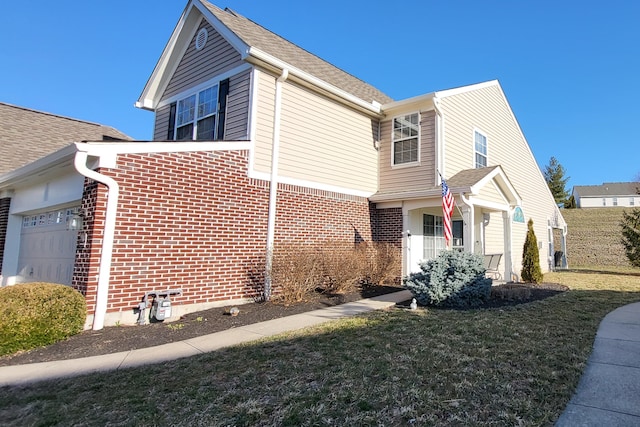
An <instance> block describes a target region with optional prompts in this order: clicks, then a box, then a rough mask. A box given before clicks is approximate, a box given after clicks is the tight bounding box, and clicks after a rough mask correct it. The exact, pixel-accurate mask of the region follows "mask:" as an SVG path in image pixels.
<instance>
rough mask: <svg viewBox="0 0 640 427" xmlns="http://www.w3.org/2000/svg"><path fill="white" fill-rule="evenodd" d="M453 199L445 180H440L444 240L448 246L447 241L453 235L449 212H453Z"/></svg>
mask: <svg viewBox="0 0 640 427" xmlns="http://www.w3.org/2000/svg"><path fill="white" fill-rule="evenodd" d="M454 203H455V201H454V200H453V196H452V195H451V191H449V186H448V185H447V182H446V181H445V180H444V179H443V180H442V213H443V214H444V221H443V223H444V240H445V241H446V243H447V247H448V246H449V242H450V241H451V240H452V238H453V236H452V234H451V214H452V213H453V206H454Z"/></svg>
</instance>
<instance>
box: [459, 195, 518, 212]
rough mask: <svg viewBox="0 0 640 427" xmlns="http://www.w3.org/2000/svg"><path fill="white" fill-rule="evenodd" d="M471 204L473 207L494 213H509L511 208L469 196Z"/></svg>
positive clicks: (507, 205)
mask: <svg viewBox="0 0 640 427" xmlns="http://www.w3.org/2000/svg"><path fill="white" fill-rule="evenodd" d="M469 203H471V204H472V205H473V206H476V207H481V208H486V209H490V210H492V211H501V212H509V210H510V209H511V207H510V206H509V204H502V203H496V202H492V201H489V200H483V199H481V198H479V197H475V196H469Z"/></svg>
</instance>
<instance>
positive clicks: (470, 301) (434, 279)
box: [403, 251, 492, 307]
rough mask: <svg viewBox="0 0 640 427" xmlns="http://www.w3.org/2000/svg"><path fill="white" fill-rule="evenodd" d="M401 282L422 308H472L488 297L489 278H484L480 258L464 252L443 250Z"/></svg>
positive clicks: (489, 288) (484, 270)
mask: <svg viewBox="0 0 640 427" xmlns="http://www.w3.org/2000/svg"><path fill="white" fill-rule="evenodd" d="M420 269H421V270H422V271H421V272H419V273H412V274H411V275H410V276H409V277H407V278H405V279H404V281H403V284H404V287H405V288H407V289H408V290H410V291H411V293H412V294H413V296H415V298H416V299H417V300H418V302H419V303H420V304H423V305H434V306H448V307H475V306H478V305H481V304H483V303H484V302H486V301H487V300H488V299H489V296H490V294H491V283H492V281H491V279H489V278H486V277H485V272H486V269H485V268H484V265H483V263H482V257H480V256H479V255H475V254H471V253H468V252H459V251H443V252H441V253H440V255H438V257H437V258H436V259H433V260H430V261H427V262H424V263H422V264H421V265H420Z"/></svg>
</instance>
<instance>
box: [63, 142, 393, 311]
mask: <svg viewBox="0 0 640 427" xmlns="http://www.w3.org/2000/svg"><path fill="white" fill-rule="evenodd" d="M247 167H248V152H247V151H227V152H214V153H211V152H195V153H161V154H158V153H156V154H126V155H120V156H119V157H118V169H113V170H112V169H109V170H103V171H101V172H102V173H103V174H105V175H107V176H111V177H112V178H114V179H115V180H116V181H117V182H118V184H119V186H120V197H119V203H118V213H117V221H116V232H115V240H114V248H113V257H112V269H111V282H110V283H111V286H110V290H109V301H108V308H107V312H108V313H115V312H125V311H126V312H129V313H133V309H134V308H135V307H137V305H138V303H139V302H140V301H141V298H142V297H143V295H144V292H146V291H151V290H165V289H168V288H171V289H176V288H179V289H182V291H183V293H182V295H180V296H175V297H172V300H173V302H174V304H175V305H177V306H187V305H193V306H198V307H202V304H211V303H215V302H223V301H235V300H243V299H251V298H255V297H259V296H260V295H261V293H262V291H263V271H262V270H261V267H260V266H262V265H264V264H263V262H264V259H265V246H266V239H267V218H268V204H269V182H267V181H263V180H257V179H252V178H249V177H248V176H247V172H246V171H247ZM106 193H107V188H106V187H105V186H103V185H102V184H100V185H96V184H94V183H92V182H91V181H88V182H87V183H86V185H85V192H84V195H83V203H82V208H83V210H84V212H85V213H86V219H85V221H84V227H83V228H84V230H83V232H82V233H80V235H79V241H78V251H77V256H76V268H75V273H74V280H73V285H74V287H75V288H76V289H79V290H80V291H81V292H83V294H85V296H86V297H87V308H88V310H89V313H92V312H93V310H94V307H95V294H96V286H97V274H98V266H99V261H100V258H99V257H100V246H101V237H102V230H103V227H104V213H105V207H106V200H107V196H106ZM387 216H389V217H390V215H387ZM387 216H384V215H383V217H384V218H387ZM377 217H379V215H376V214H374V213H372V208H371V207H370V205H369V203H368V201H367V199H366V198H363V197H356V196H350V195H345V194H339V193H333V192H327V191H321V190H314V189H309V188H305V187H298V186H292V185H280V186H279V189H278V199H277V217H276V230H275V238H276V244H277V243H282V242H286V243H291V242H304V243H308V242H322V241H327V240H332V241H336V240H337V241H343V242H355V243H357V242H362V241H371V240H372V239H373V238H374V235H377V236H381V237H383V238H384V239H388V241H392V240H393V237H392V236H391V235H389V236H387V234H385V233H384V232H380V231H375V229H376V227H375V224H374V223H372V218H377ZM401 220H402V218H400V222H401ZM383 221H387V219H384V220H383ZM372 225H373V226H372ZM400 228H401V226H400ZM84 233H86V236H87V238H86V241H85V240H84V236H83V234H84Z"/></svg>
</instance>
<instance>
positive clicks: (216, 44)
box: [161, 20, 243, 100]
mask: <svg viewBox="0 0 640 427" xmlns="http://www.w3.org/2000/svg"><path fill="white" fill-rule="evenodd" d="M203 27H204V28H206V29H207V31H208V33H209V37H208V40H207V43H206V45H205V46H204V48H202V49H201V50H196V47H195V35H194V37H193V39H192V40H191V42H190V43H189V47H188V48H187V51H186V52H185V54H184V56H183V57H182V60H181V61H180V64H178V67H177V68H176V71H175V73H174V74H173V76H172V77H171V80H170V81H169V84H168V85H167V88H166V89H165V91H164V94H163V95H162V99H161V100H164V99H166V98H170V97H172V96H174V95H177V94H179V93H181V92H184V91H186V90H188V89H189V88H190V87H193V86H197V85H198V84H200V83H204V82H206V81H207V80H210V79H212V78H213V77H215V76H217V75H219V74H222V73H224V72H225V71H229V70H231V69H232V68H234V67H237V66H239V65H241V64H242V63H243V62H242V59H241V57H240V54H239V53H238V52H237V51H236V50H235V49H234V48H233V47H232V46H231V45H230V44H229V43H227V41H226V40H225V39H224V38H223V37H222V36H221V35H220V34H219V33H218V32H217V31H215V30H214V29H213V27H212V26H211V25H209V23H208V22H207V21H204V20H203V21H202V23H201V24H200V27H199V28H198V30H197V31H196V33H195V34H196V35H197V34H198V31H200V28H203Z"/></svg>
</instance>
